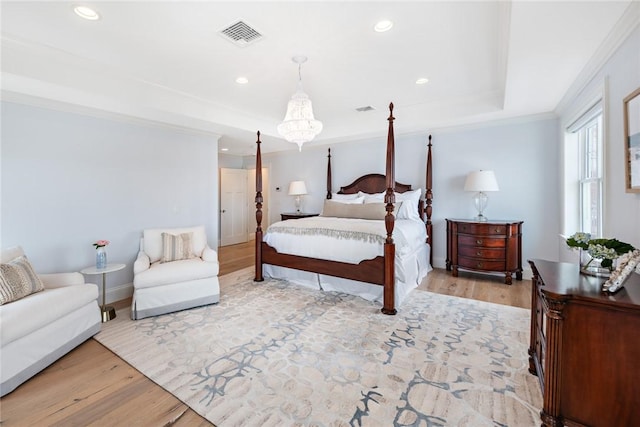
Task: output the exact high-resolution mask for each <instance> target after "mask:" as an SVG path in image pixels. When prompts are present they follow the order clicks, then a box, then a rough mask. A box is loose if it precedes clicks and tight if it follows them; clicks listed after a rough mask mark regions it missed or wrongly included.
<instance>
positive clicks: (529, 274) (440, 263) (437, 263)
mask: <svg viewBox="0 0 640 427" xmlns="http://www.w3.org/2000/svg"><path fill="white" fill-rule="evenodd" d="M446 265H447V264H446V260H445V259H444V258H434V259H433V267H434V268H442V269H445V268H446ZM487 274H489V273H487ZM491 274H493V273H491ZM495 274H500V273H495ZM532 278H533V271H532V270H531V267H530V266H529V264H528V263H527V265H523V266H522V280H531V279H532ZM514 279H515V277H514Z"/></svg>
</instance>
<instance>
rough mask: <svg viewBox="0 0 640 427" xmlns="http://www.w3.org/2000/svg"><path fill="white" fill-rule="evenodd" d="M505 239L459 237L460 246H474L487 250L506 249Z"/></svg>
mask: <svg viewBox="0 0 640 427" xmlns="http://www.w3.org/2000/svg"><path fill="white" fill-rule="evenodd" d="M505 242H506V241H505V239H503V238H500V237H485V236H463V235H458V246H460V247H462V246H473V247H476V246H477V247H485V248H504V247H505V246H506V244H505Z"/></svg>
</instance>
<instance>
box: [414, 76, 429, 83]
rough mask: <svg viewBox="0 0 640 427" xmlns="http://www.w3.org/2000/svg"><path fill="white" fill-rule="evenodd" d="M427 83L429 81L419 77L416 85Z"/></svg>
mask: <svg viewBox="0 0 640 427" xmlns="http://www.w3.org/2000/svg"><path fill="white" fill-rule="evenodd" d="M427 83H429V79H427V78H426V77H420V78H419V79H418V80H416V84H417V85H423V84H427Z"/></svg>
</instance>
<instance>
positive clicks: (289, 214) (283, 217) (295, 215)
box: [280, 212, 320, 221]
mask: <svg viewBox="0 0 640 427" xmlns="http://www.w3.org/2000/svg"><path fill="white" fill-rule="evenodd" d="M318 215H320V214H318V213H309V212H286V213H281V214H280V220H281V221H285V220H287V219H300V218H309V217H312V216H318Z"/></svg>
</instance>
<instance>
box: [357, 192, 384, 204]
mask: <svg viewBox="0 0 640 427" xmlns="http://www.w3.org/2000/svg"><path fill="white" fill-rule="evenodd" d="M358 194H359V195H360V196H361V197H364V203H384V195H385V194H386V191H383V192H382V193H374V194H369V193H363V192H362V191H361V192H359V193H358Z"/></svg>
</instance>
